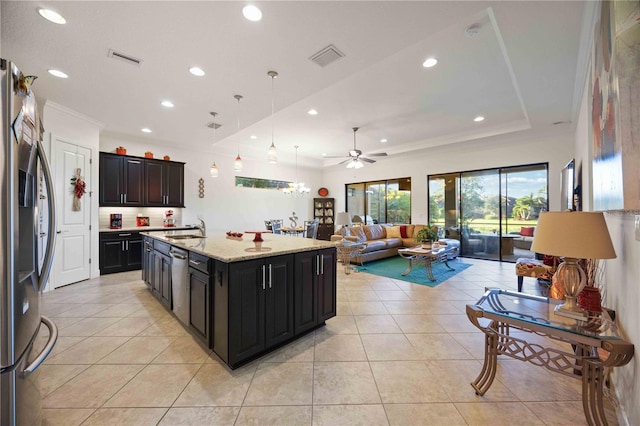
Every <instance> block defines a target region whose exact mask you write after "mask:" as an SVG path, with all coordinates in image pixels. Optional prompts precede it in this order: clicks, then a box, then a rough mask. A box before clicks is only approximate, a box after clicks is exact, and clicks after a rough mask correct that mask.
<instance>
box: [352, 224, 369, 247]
mask: <svg viewBox="0 0 640 426" xmlns="http://www.w3.org/2000/svg"><path fill="white" fill-rule="evenodd" d="M349 233H350V234H351V235H352V236H354V237H356V241H357V242H359V243H364V242H365V241H367V236H366V235H365V233H364V226H352V227H351V228H349Z"/></svg>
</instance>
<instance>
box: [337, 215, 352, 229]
mask: <svg viewBox="0 0 640 426" xmlns="http://www.w3.org/2000/svg"><path fill="white" fill-rule="evenodd" d="M336 225H337V226H345V225H346V226H350V225H351V216H349V213H348V212H338V214H336Z"/></svg>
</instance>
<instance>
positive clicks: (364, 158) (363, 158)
mask: <svg viewBox="0 0 640 426" xmlns="http://www.w3.org/2000/svg"><path fill="white" fill-rule="evenodd" d="M359 160H361V161H366V162H367V163H375V162H376V160H372V159H370V158H366V157H360V158H359Z"/></svg>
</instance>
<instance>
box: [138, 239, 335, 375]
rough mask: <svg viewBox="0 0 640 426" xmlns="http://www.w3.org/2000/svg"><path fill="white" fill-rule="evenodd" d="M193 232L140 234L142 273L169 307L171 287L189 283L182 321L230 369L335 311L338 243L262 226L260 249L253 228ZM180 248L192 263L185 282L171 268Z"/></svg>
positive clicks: (304, 331)
mask: <svg viewBox="0 0 640 426" xmlns="http://www.w3.org/2000/svg"><path fill="white" fill-rule="evenodd" d="M197 234H198V233H194V232H193V231H170V232H147V233H143V235H144V256H143V272H142V277H143V280H144V281H145V282H146V283H147V285H148V287H149V289H150V291H152V293H153V294H154V295H155V296H156V297H157V298H158V299H159V300H160V302H161V303H162V304H163V305H164V306H165V307H167V308H168V309H171V308H172V307H173V308H175V307H176V306H175V304H174V303H173V301H172V290H175V289H177V288H183V287H185V288H186V291H187V300H188V304H189V307H188V324H186V322H187V321H184V322H185V324H184V325H185V327H188V328H189V330H191V331H192V332H193V334H194V335H196V336H198V337H199V338H201V339H202V341H203V342H204V343H206V344H207V345H208V346H209V347H210V348H211V349H212V350H213V351H214V352H215V353H216V354H217V355H218V356H219V357H220V358H221V359H222V360H223V361H224V362H225V363H227V365H229V366H230V367H231V368H236V367H238V366H239V365H242V364H244V363H246V362H248V361H250V360H252V359H255V358H257V357H259V356H261V355H263V354H264V353H266V352H269V351H271V350H273V349H275V348H277V347H280V346H282V345H283V344H286V343H288V342H290V341H292V340H295V339H297V338H298V337H300V336H302V335H304V334H306V333H307V332H309V331H311V330H313V329H315V328H317V327H321V326H323V325H324V323H325V321H326V320H327V319H329V318H331V317H333V316H335V315H336V247H335V243H331V242H329V241H319V240H313V239H308V238H297V237H289V236H285V235H274V234H267V233H263V234H262V239H263V242H262V245H261V247H260V248H258V247H257V246H256V244H255V243H254V242H253V241H252V240H253V238H254V234H244V236H243V237H241V238H237V237H227V235H226V234H225V232H223V231H210V232H209V234H208V235H207V237H204V238H203V237H201V236H199V235H197ZM185 252H186V253H188V254H187V255H186V259H185V260H187V261H188V265H189V267H188V273H187V274H186V276H184V280H185V282H186V286H183V285H182V284H181V283H180V282H178V281H180V280H182V279H183V276H182V275H181V274H180V275H179V276H177V277H176V276H175V274H172V267H173V264H174V262H176V263H175V264H176V265H178V264H179V262H180V261H181V260H180V259H182V258H183V257H184V255H183V254H181V255H179V257H176V256H178V255H176V253H185ZM171 256H173V258H172V257H171ZM172 275H173V278H172ZM174 280H175V281H176V283H173V282H172V281H174ZM174 285H175V287H176V288H175V289H174V288H173V287H174Z"/></svg>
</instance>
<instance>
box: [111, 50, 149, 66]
mask: <svg viewBox="0 0 640 426" xmlns="http://www.w3.org/2000/svg"><path fill="white" fill-rule="evenodd" d="M107 56H109V57H110V58H114V59H120V60H121V61H124V62H127V63H129V64H131V65H135V66H138V67H141V66H142V59H138V58H134V57H133V56H131V55H125V54H124V53H121V52H118V51H115V50H113V49H109V54H108V55H107Z"/></svg>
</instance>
